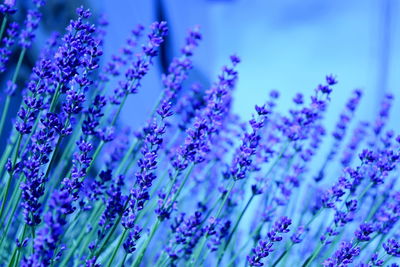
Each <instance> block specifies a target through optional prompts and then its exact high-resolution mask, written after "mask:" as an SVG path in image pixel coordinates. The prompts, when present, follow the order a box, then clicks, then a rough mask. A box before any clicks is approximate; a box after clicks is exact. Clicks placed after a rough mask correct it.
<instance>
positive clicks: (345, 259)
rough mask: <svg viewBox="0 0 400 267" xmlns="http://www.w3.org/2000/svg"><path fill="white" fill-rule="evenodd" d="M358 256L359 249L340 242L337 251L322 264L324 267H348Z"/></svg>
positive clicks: (350, 244)
mask: <svg viewBox="0 0 400 267" xmlns="http://www.w3.org/2000/svg"><path fill="white" fill-rule="evenodd" d="M359 254H360V247H358V246H355V247H354V246H353V244H352V243H349V242H342V243H341V244H340V247H339V249H338V250H337V251H336V252H335V254H334V256H333V257H332V258H329V259H327V260H326V261H324V262H323V265H324V266H325V267H334V266H348V265H349V264H350V263H353V261H354V258H355V257H357V256H358V255H359Z"/></svg>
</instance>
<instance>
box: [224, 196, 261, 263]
mask: <svg viewBox="0 0 400 267" xmlns="http://www.w3.org/2000/svg"><path fill="white" fill-rule="evenodd" d="M254 197H255V194H251V197H250V199H249V200H248V201H247V203H246V205H245V206H244V209H243V210H242V212H241V213H240V215H239V218H238V219H237V220H236V223H235V226H234V227H233V229H232V232H231V234H230V235H229V237H228V240H227V241H226V242H225V246H224V248H223V249H222V252H221V254H220V256H219V258H218V262H217V266H218V265H219V264H220V262H221V261H222V259H223V257H224V253H225V252H226V249H227V248H228V246H229V243H230V242H231V240H232V237H233V236H234V234H235V233H236V230H237V228H238V226H239V224H240V222H241V220H242V218H243V215H244V214H245V213H246V211H247V209H248V208H249V206H250V204H251V202H252V201H253V199H254Z"/></svg>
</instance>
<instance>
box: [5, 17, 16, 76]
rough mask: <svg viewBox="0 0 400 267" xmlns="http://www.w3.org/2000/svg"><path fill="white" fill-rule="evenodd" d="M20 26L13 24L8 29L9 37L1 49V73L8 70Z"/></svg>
mask: <svg viewBox="0 0 400 267" xmlns="http://www.w3.org/2000/svg"><path fill="white" fill-rule="evenodd" d="M18 30H19V25H18V23H16V22H12V23H11V24H10V25H9V26H8V28H7V37H4V38H3V40H2V45H3V47H1V48H0V73H2V72H4V71H5V70H6V64H7V62H8V60H9V58H10V55H11V53H12V50H11V49H12V46H13V45H14V43H15V37H16V36H17V33H18Z"/></svg>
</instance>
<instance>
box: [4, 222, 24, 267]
mask: <svg viewBox="0 0 400 267" xmlns="http://www.w3.org/2000/svg"><path fill="white" fill-rule="evenodd" d="M26 227H27V226H26V224H24V228H23V230H22V236H21V238H20V239H19V240H21V242H23V240H24V239H25V233H26ZM20 250H21V248H19V247H17V246H15V248H14V251H13V253H12V256H11V259H10V262H9V264H8V266H19V256H18V254H19V252H20Z"/></svg>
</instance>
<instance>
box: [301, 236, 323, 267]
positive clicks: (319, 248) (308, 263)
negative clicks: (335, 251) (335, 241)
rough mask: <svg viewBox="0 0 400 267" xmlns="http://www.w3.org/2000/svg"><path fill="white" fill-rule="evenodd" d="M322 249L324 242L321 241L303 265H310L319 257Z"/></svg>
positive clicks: (303, 266) (304, 266) (305, 266)
mask: <svg viewBox="0 0 400 267" xmlns="http://www.w3.org/2000/svg"><path fill="white" fill-rule="evenodd" d="M321 249H322V243H321V242H319V243H318V246H317V248H316V249H315V250H314V252H313V254H311V256H310V257H309V258H308V259H307V260H306V261H305V262H304V263H303V265H302V267H307V266H310V264H311V263H312V262H313V261H314V260H315V258H316V257H318V255H319V253H320V252H321Z"/></svg>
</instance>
